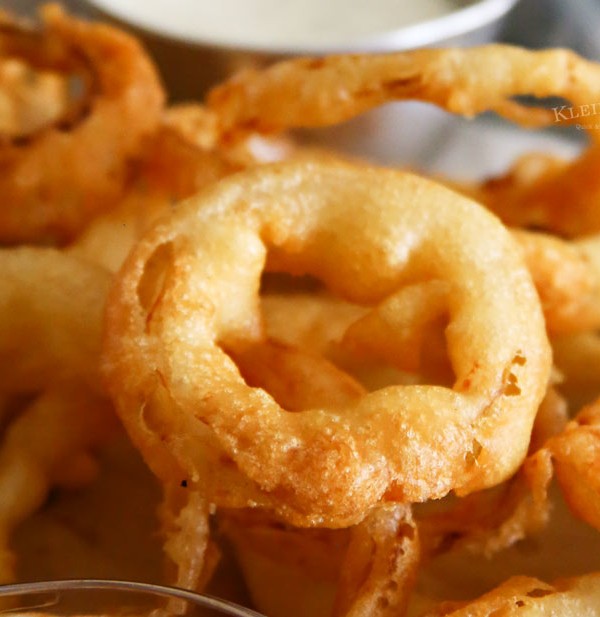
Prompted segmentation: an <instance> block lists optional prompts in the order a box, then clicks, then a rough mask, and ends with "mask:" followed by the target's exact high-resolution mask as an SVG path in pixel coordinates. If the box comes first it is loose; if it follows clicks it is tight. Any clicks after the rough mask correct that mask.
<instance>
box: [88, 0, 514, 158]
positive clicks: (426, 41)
mask: <svg viewBox="0 0 600 617" xmlns="http://www.w3.org/2000/svg"><path fill="white" fill-rule="evenodd" d="M144 1H146V0H144ZM151 1H153V2H154V3H155V4H156V3H157V2H165V6H166V7H167V9H166V10H167V11H168V6H169V3H168V2H166V0H151ZM202 1H204V0H172V2H178V3H180V6H184V7H185V6H187V7H191V8H190V9H189V10H190V15H193V11H192V9H193V5H194V4H195V3H196V4H197V3H199V2H202ZM211 1H213V2H214V0H211ZM216 1H217V2H218V1H219V0H216ZM280 1H282V2H283V1H285V0H280ZM288 1H293V0H288ZM297 1H298V2H301V1H302V0H297ZM322 1H323V2H327V0H322ZM403 1H405V0H398V2H403ZM408 1H410V2H419V1H420V0H408ZM452 1H453V2H455V3H456V6H457V8H456V10H454V11H453V12H451V13H448V14H446V15H443V16H442V17H439V18H436V19H432V20H429V21H426V22H422V23H417V24H413V25H410V26H406V27H403V28H396V29H394V28H393V27H390V29H388V30H385V31H382V32H380V33H378V34H376V35H372V36H369V37H366V38H359V39H352V40H348V41H346V42H345V44H343V45H342V44H340V43H339V42H338V43H337V44H335V45H323V44H321V45H314V44H304V45H298V44H296V45H293V46H292V45H290V46H280V45H279V46H277V45H272V46H267V45H264V44H263V45H257V44H255V45H251V44H250V42H251V41H250V40H251V38H252V37H251V34H249V35H248V36H247V37H246V40H240V39H239V38H238V39H236V40H230V41H227V40H224V38H223V36H221V37H220V38H218V39H217V38H214V37H213V38H210V37H207V36H204V37H199V36H194V28H193V24H192V25H190V24H191V23H192V22H193V18H192V17H190V19H189V20H188V21H189V22H190V23H187V24H186V23H183V24H181V23H175V22H173V21H171V20H170V19H169V18H168V17H165V20H164V22H162V23H160V24H159V25H157V24H156V21H155V20H154V19H149V18H148V16H146V15H145V14H144V12H143V11H140V6H142V4H141V2H142V0H87V2H88V4H87V6H88V7H91V8H92V9H93V10H94V11H95V12H96V15H95V16H99V17H101V18H103V19H108V20H110V21H112V22H114V23H116V24H117V25H120V26H124V25H125V26H126V27H128V28H129V29H131V30H133V32H134V33H135V34H136V35H137V36H138V37H140V38H141V39H142V40H143V41H144V43H145V44H146V46H147V48H148V49H149V51H150V53H151V54H152V56H153V57H154V59H155V61H156V62H157V64H158V66H159V68H160V70H161V73H162V75H163V80H164V82H165V85H166V88H167V91H168V92H169V95H170V97H171V99H172V100H175V101H177V100H185V99H188V100H202V98H203V97H204V95H205V93H206V91H207V90H208V89H209V88H210V87H211V86H213V85H214V84H216V83H218V82H220V81H223V80H224V79H225V78H227V77H228V76H229V75H231V74H232V73H234V72H235V71H237V70H239V69H242V68H244V67H249V66H264V65H267V64H269V63H272V62H274V61H277V60H281V59H283V58H289V57H292V56H298V55H323V54H326V53H331V52H386V51H401V50H406V49H410V48H415V47H423V46H434V45H435V46H438V47H439V46H467V45H480V44H484V43H487V42H490V41H492V40H493V39H494V38H495V37H496V35H497V33H498V30H499V28H500V26H501V23H502V18H503V17H504V15H505V14H506V13H507V12H508V11H509V10H510V9H511V8H512V7H513V6H514V4H516V2H517V0H452ZM343 18H344V17H343V16H342V15H341V16H340V19H343ZM453 120H454V119H452V118H450V117H449V116H448V114H445V113H444V112H441V111H440V110H438V109H435V108H434V107H432V106H431V105H423V104H420V103H410V102H409V103H402V104H391V105H386V106H384V107H381V108H378V109H376V110H373V111H371V112H369V113H366V114H362V115H361V116H360V117H359V118H357V119H354V120H351V121H349V122H346V123H344V124H342V125H339V126H334V127H329V128H327V129H318V130H314V131H303V132H302V133H301V135H300V138H301V139H302V140H303V141H305V142H308V143H311V144H313V145H317V146H322V147H326V148H333V149H335V150H338V151H341V152H345V153H346V154H350V155H355V156H361V157H365V158H367V159H370V160H372V161H375V162H378V163H383V164H408V165H416V166H418V167H424V166H426V163H427V160H428V159H429V157H430V153H431V151H432V150H435V148H436V147H437V145H436V144H437V140H439V138H440V136H441V135H443V134H444V133H445V132H446V131H447V129H448V127H449V126H450V125H451V123H452V121H453Z"/></svg>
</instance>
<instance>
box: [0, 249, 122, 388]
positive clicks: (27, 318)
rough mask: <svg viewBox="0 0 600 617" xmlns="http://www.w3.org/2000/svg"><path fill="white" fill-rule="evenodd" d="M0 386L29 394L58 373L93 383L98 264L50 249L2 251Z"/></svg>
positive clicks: (101, 292) (102, 295) (102, 285)
mask: <svg viewBox="0 0 600 617" xmlns="http://www.w3.org/2000/svg"><path fill="white" fill-rule="evenodd" d="M0 272H2V283H1V285H0V287H1V288H2V296H1V297H2V301H1V302H0V324H1V326H0V332H1V336H0V340H1V343H0V367H1V369H2V370H1V371H0V391H2V392H4V393H16V394H19V393H23V394H32V393H36V392H38V391H39V390H41V389H44V388H46V387H48V386H52V385H53V384H54V382H55V381H56V380H60V379H67V378H68V379H77V380H81V381H83V382H84V383H86V384H88V386H89V387H90V388H91V389H92V390H94V391H100V390H101V389H102V388H101V386H100V384H99V383H98V381H99V379H98V377H99V376H98V371H99V366H98V364H99V358H100V347H101V330H102V312H103V310H104V303H105V301H106V296H107V294H108V288H109V285H110V275H109V273H108V272H107V271H105V270H104V269H102V268H100V267H98V266H95V265H94V264H91V263H87V262H86V261H84V260H82V259H77V258H76V257H74V256H71V255H66V254H64V253H62V252H61V251H60V250H57V249H53V248H34V247H21V248H11V249H2V250H0Z"/></svg>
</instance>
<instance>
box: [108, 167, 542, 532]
mask: <svg viewBox="0 0 600 617" xmlns="http://www.w3.org/2000/svg"><path fill="white" fill-rule="evenodd" d="M265 267H266V269H267V270H271V271H288V272H291V273H293V274H303V273H305V274H311V275H314V276H316V277H318V278H320V279H321V280H322V281H323V282H324V283H325V284H326V285H327V286H328V287H329V288H330V289H331V290H332V291H333V292H334V293H337V294H338V295H340V296H341V297H343V298H345V299H348V300H349V301H352V302H357V303H364V304H368V305H377V304H378V303H380V302H382V301H384V300H386V299H389V297H390V296H392V297H393V296H394V295H396V294H402V291H403V286H405V285H410V284H411V283H414V281H416V280H419V279H424V280H431V279H433V280H435V279H439V280H443V281H445V283H446V285H447V287H448V295H447V298H448V299H447V305H448V313H449V320H450V324H449V327H448V328H447V331H446V337H447V345H448V354H449V358H450V361H451V363H452V366H453V369H454V372H455V375H456V380H455V383H454V386H453V388H445V387H441V386H390V387H387V388H382V389H380V390H377V391H375V392H371V393H368V394H366V395H365V396H364V397H361V398H360V399H359V400H358V401H357V402H356V403H350V404H348V405H346V406H338V407H335V408H328V409H325V408H320V409H310V410H306V411H301V412H298V413H291V412H288V411H286V410H285V409H283V408H282V407H280V406H279V405H278V404H277V403H276V402H275V400H274V399H273V398H272V397H271V396H270V395H269V394H268V393H267V392H265V391H264V390H262V389H261V388H252V387H250V386H249V385H248V384H246V383H245V381H244V380H243V379H242V377H241V375H240V372H239V370H238V368H237V366H236V365H235V363H234V362H233V360H232V359H231V357H230V356H229V355H228V354H227V353H226V350H227V349H231V350H236V349H240V348H243V347H244V346H245V345H248V344H251V343H252V342H254V341H257V340H260V338H261V323H260V312H259V297H258V291H259V284H260V277H261V274H262V272H263V270H264V269H265ZM106 321H107V323H106V326H107V327H106V336H105V349H104V360H103V365H104V374H105V377H106V384H107V387H108V388H109V391H110V392H111V394H112V396H113V398H114V400H115V403H116V405H117V408H118V411H119V413H120V415H121V417H122V419H123V421H124V423H125V425H126V427H127V428H128V431H129V432H130V435H131V436H132V438H133V440H134V441H135V442H136V443H137V445H138V447H139V448H140V450H141V451H142V453H145V454H146V456H147V458H148V460H149V464H150V465H152V467H153V468H154V469H155V471H157V473H159V475H160V474H162V475H166V474H167V473H168V470H169V469H171V470H173V469H177V467H178V466H179V468H181V469H184V470H185V471H186V473H187V474H189V481H190V482H195V483H200V482H204V484H203V488H204V489H205V490H207V495H208V496H209V497H208V498H209V499H210V500H212V501H213V502H214V503H217V505H219V504H221V503H222V502H221V499H223V500H224V501H226V496H225V497H224V493H225V492H226V490H225V489H224V487H225V486H227V482H228V481H229V479H230V478H240V477H241V478H246V479H247V480H250V482H248V481H246V484H244V483H243V482H242V481H241V480H237V485H238V486H236V490H240V488H241V489H242V490H244V491H245V492H246V494H245V505H261V506H268V507H271V508H273V509H274V510H275V511H276V513H277V514H278V515H279V516H281V517H282V518H284V519H285V520H286V521H288V522H290V523H292V524H296V525H298V526H311V525H313V526H314V525H324V526H330V527H336V526H347V525H349V524H351V523H354V522H358V521H360V520H361V519H362V518H364V516H365V515H366V514H367V512H368V510H369V509H370V508H371V507H372V506H374V505H375V504H377V503H379V502H381V501H382V500H393V501H408V502H417V501H423V500H426V499H429V498H437V497H441V496H443V495H445V494H447V493H448V492H449V491H451V490H454V491H456V492H457V493H459V494H465V493H469V492H471V491H475V490H478V489H481V488H484V487H487V486H490V485H494V484H497V483H499V482H501V481H502V480H504V479H506V478H507V477H508V476H510V475H511V474H512V473H514V471H515V470H516V469H517V467H518V466H519V465H520V463H521V462H522V461H523V459H524V457H525V455H526V452H527V447H528V443H529V438H530V434H531V428H532V424H533V420H534V417H535V413H536V410H537V408H538V406H539V404H540V402H541V400H542V398H543V396H544V393H545V390H546V386H547V383H548V378H549V369H550V352H549V346H548V341H547V338H546V334H545V327H544V320H543V316H542V313H541V309H540V304H539V300H538V298H537V294H536V291H535V288H534V287H533V284H532V281H531V278H530V276H529V273H528V271H527V269H526V267H525V266H524V264H523V262H522V260H521V258H520V256H519V251H518V249H517V248H516V245H515V244H514V240H513V239H512V238H511V236H510V234H509V233H508V232H507V231H506V230H505V229H504V228H503V227H502V226H501V224H500V223H499V222H498V221H497V219H496V218H495V217H494V216H493V215H491V214H489V213H487V212H486V211H485V210H484V209H483V208H481V207H480V206H478V205H477V204H476V203H474V202H471V201H469V200H467V199H465V198H463V197H461V196H459V195H457V194H455V193H453V192H451V191H449V190H448V189H446V188H444V187H442V186H439V185H436V184H434V183H432V182H430V181H428V180H425V179H423V178H420V177H417V176H413V175H411V174H408V173H403V172H397V171H392V170H384V169H375V168H369V167H366V166H359V165H354V164H351V163H345V162H341V161H339V162H337V161H335V160H334V159H333V157H332V158H331V159H330V160H327V161H325V160H322V159H321V160H320V161H318V162H316V163H314V162H311V161H310V160H308V158H306V159H303V160H301V161H291V162H287V163H281V164H278V165H273V166H264V167H260V168H256V169H251V170H248V171H245V172H242V173H240V174H237V175H235V176H232V177H231V178H226V179H225V180H223V181H221V182H220V183H217V184H216V185H213V186H212V187H210V188H209V189H208V190H206V191H204V192H203V193H201V194H200V195H199V196H197V197H196V198H194V199H192V200H190V201H188V202H187V203H184V204H183V205H181V206H180V207H179V208H178V209H177V211H176V212H175V213H174V215H173V216H172V217H171V218H170V219H169V220H165V221H163V222H162V223H161V224H159V225H158V226H156V227H155V228H154V229H153V230H152V231H151V232H150V233H149V234H147V235H146V236H145V237H144V238H143V239H142V240H141V241H140V242H139V244H138V245H137V247H136V248H135V249H134V250H133V252H132V253H131V255H130V256H129V258H128V260H127V261H126V263H125V265H124V267H123V269H122V270H121V273H120V275H119V276H118V277H117V281H116V284H115V286H114V288H113V290H112V292H111V294H110V299H109V302H108V308H107V320H106ZM392 327H401V324H392ZM211 448H213V449H214V451H218V450H220V452H221V454H220V456H214V454H211V451H210V449H211ZM225 455H226V456H225ZM211 456H212V458H210V460H208V462H207V459H209V457H211ZM228 458H230V459H231V460H230V461H228ZM151 459H152V460H151ZM231 461H233V463H235V464H232V462H231ZM243 498H244V495H241V496H240V495H238V506H239V505H240V501H242V500H243ZM227 505H229V504H227Z"/></svg>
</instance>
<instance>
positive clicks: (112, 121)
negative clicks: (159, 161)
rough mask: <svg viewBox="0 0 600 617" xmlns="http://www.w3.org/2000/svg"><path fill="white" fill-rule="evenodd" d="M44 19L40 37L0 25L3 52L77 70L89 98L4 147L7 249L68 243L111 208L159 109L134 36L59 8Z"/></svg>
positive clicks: (3, 235) (0, 213) (0, 225)
mask: <svg viewBox="0 0 600 617" xmlns="http://www.w3.org/2000/svg"><path fill="white" fill-rule="evenodd" d="M42 16H43V20H44V28H43V30H41V31H39V32H38V31H35V30H32V31H29V30H24V29H23V28H20V27H18V26H17V25H14V24H13V25H12V26H11V25H7V24H6V23H5V24H3V27H2V28H0V50H1V51H2V53H4V54H5V55H6V54H8V55H17V57H19V58H22V59H24V60H27V61H28V62H30V63H31V64H32V65H33V66H34V67H36V68H39V69H52V70H57V71H61V70H66V69H71V68H72V67H73V66H75V67H77V68H78V69H79V68H81V67H83V71H84V74H85V75H89V76H90V80H91V84H90V87H89V90H90V91H91V94H92V98H91V100H90V101H89V105H88V106H87V107H86V108H85V110H80V112H81V113H79V114H78V115H77V117H75V118H73V119H72V121H71V122H69V123H68V124H67V126H62V124H60V123H59V124H58V125H55V126H50V127H45V128H43V129H42V130H40V131H38V132H37V133H35V134H32V135H31V136H29V137H28V138H27V139H24V140H16V141H15V140H5V141H4V142H3V143H1V144H0V192H1V193H2V195H3V206H2V208H1V209H0V240H1V241H3V242H9V243H10V242H23V241H48V240H52V241H55V240H58V241H65V240H67V239H70V238H72V237H73V236H74V235H75V234H76V233H77V232H78V231H79V230H80V229H81V228H82V226H83V225H84V224H85V223H86V222H87V221H89V220H90V219H91V218H92V217H93V216H94V215H95V214H96V213H98V212H100V211H103V210H106V209H107V208H108V207H110V206H111V205H112V204H114V201H115V199H116V198H117V197H118V196H119V195H120V194H121V192H122V190H123V187H124V184H125V180H126V177H127V171H128V170H127V164H128V161H129V160H130V159H131V158H132V157H133V156H135V155H137V153H138V152H139V151H140V149H141V148H142V147H143V140H144V138H145V137H146V136H147V135H148V134H150V133H151V132H152V131H153V130H154V129H155V128H156V126H157V125H158V122H159V120H160V114H161V110H162V107H163V99H164V95H163V91H162V88H161V86H160V82H159V80H158V76H157V74H156V72H155V69H154V67H153V65H152V63H151V62H150V60H149V58H148V57H147V56H146V55H145V53H144V52H143V50H142V49H141V47H140V46H139V44H138V43H137V42H136V41H135V40H134V39H133V38H132V37H130V36H128V35H126V34H124V33H122V32H120V31H118V30H115V29H113V28H111V27H109V26H106V25H99V24H91V23H87V22H85V21H80V20H77V19H75V18H72V17H69V16H67V15H66V14H65V13H63V11H62V10H60V9H59V8H58V7H57V6H55V5H51V6H48V7H46V8H44V9H43V11H42ZM63 124H64V123H63Z"/></svg>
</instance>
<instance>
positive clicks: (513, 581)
mask: <svg viewBox="0 0 600 617" xmlns="http://www.w3.org/2000/svg"><path fill="white" fill-rule="evenodd" d="M599 604H600V573H594V574H587V575H585V576H579V577H575V578H570V579H561V580H558V581H556V582H554V583H553V584H552V585H549V584H548V583H544V582H543V581H540V580H539V579H536V578H531V577H527V576H515V577H513V578H510V579H508V580H507V581H506V582H504V583H502V584H501V585H499V586H498V587H496V589H493V590H492V591H490V592H488V593H486V594H485V595H483V596H481V597H480V598H478V599H477V600H474V601H473V602H468V603H457V602H446V603H444V604H442V605H440V606H439V607H438V608H436V609H433V610H432V611H428V612H427V613H425V614H424V615H422V617H491V616H492V615H498V616H499V615H502V617H521V616H523V617H525V616H526V617H545V616H546V615H556V616H557V617H558V616H559V615H560V617H581V616H582V615H597V614H598V606H599Z"/></svg>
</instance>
